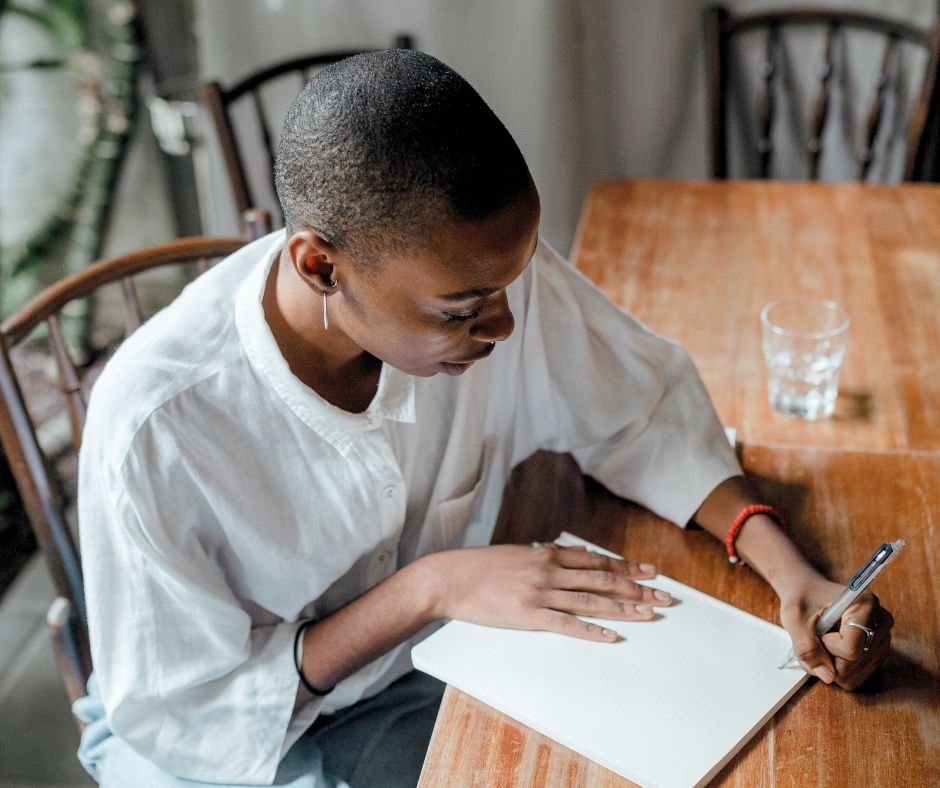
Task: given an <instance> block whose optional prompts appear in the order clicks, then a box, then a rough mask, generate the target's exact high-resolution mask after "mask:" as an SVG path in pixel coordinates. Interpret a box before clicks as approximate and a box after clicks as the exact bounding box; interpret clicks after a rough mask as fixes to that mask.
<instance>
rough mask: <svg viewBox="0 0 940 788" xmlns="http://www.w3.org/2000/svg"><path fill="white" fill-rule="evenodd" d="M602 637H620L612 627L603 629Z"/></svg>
mask: <svg viewBox="0 0 940 788" xmlns="http://www.w3.org/2000/svg"><path fill="white" fill-rule="evenodd" d="M604 637H608V638H615V637H620V636H619V635H618V634H617V633H616V632H614V630H612V629H605V630H604Z"/></svg>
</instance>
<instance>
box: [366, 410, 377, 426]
mask: <svg viewBox="0 0 940 788" xmlns="http://www.w3.org/2000/svg"><path fill="white" fill-rule="evenodd" d="M378 423H379V420H378V418H377V417H376V416H374V415H373V414H371V413H370V414H368V415H367V416H366V424H368V425H369V426H370V427H374V426H375V425H376V424H378Z"/></svg>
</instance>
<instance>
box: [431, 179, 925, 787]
mask: <svg viewBox="0 0 940 788" xmlns="http://www.w3.org/2000/svg"><path fill="white" fill-rule="evenodd" d="M572 260H573V261H574V262H576V264H577V265H578V267H579V268H580V269H581V270H582V271H584V272H585V273H586V274H587V275H588V276H589V277H591V278H592V279H593V280H594V281H595V282H596V283H597V284H598V285H599V286H600V287H601V288H602V289H603V290H604V292H605V293H607V295H608V296H609V297H610V298H611V299H613V300H614V301H615V302H617V303H619V304H620V305H621V306H623V307H625V308H626V309H628V310H629V311H630V312H632V313H633V314H634V315H636V316H637V317H639V318H640V319H641V320H643V321H644V322H646V323H647V324H648V325H650V326H651V327H652V328H653V329H655V330H657V331H659V332H661V333H663V334H665V335H666V336H669V337H671V338H673V339H675V340H677V341H678V342H680V343H681V344H682V345H683V346H684V347H685V348H686V349H687V350H688V351H689V352H690V353H691V355H692V357H693V359H694V360H695V362H696V364H697V365H698V368H699V371H700V373H701V375H702V378H703V380H704V381H705V384H706V386H707V387H708V389H709V392H710V393H711V396H712V398H713V400H714V402H715V406H716V408H717V410H718V413H719V416H720V417H721V418H722V421H723V422H724V423H725V424H726V425H727V426H733V427H736V428H737V429H738V440H739V445H738V450H739V456H740V459H741V461H742V465H743V467H744V468H745V471H746V473H747V474H748V476H749V478H750V479H751V481H752V483H753V484H754V486H755V487H756V488H757V489H758V491H759V492H760V494H761V496H762V497H763V498H764V499H765V500H766V501H767V502H768V503H771V504H773V505H774V506H776V507H777V508H778V509H779V510H780V511H781V512H782V513H783V515H784V517H785V518H786V519H787V521H788V523H789V524H790V529H791V533H792V536H793V538H794V540H795V541H796V542H797V544H798V545H800V547H801V548H802V549H803V551H804V552H805V553H806V554H807V556H809V557H810V559H811V560H812V561H813V562H814V563H815V564H816V566H817V567H818V568H819V569H820V570H821V571H823V572H824V573H825V574H827V575H828V576H829V577H831V578H832V579H834V580H838V581H841V582H845V581H847V580H848V579H849V578H850V577H851V575H852V574H853V573H854V572H855V571H856V570H857V569H858V567H859V566H860V565H861V564H862V562H863V561H864V560H865V559H866V558H867V557H868V556H869V555H870V554H871V553H872V552H873V551H874V549H875V548H876V547H877V546H878V545H879V544H881V542H882V541H884V540H888V539H895V538H899V537H900V538H903V539H904V540H905V541H906V543H907V548H906V550H905V552H904V554H903V555H902V557H901V558H900V559H899V560H898V561H897V563H895V564H893V565H892V566H891V567H890V568H889V569H888V570H887V571H886V573H885V575H884V577H883V578H882V579H880V580H879V581H878V584H877V586H876V588H875V589H874V590H875V591H876V593H877V594H878V595H879V596H880V598H881V600H882V603H883V604H884V606H885V607H886V608H888V609H889V610H890V611H891V612H892V613H893V614H894V616H895V620H896V624H895V628H894V630H893V633H894V639H893V647H892V651H891V654H890V656H889V658H888V661H887V662H886V664H885V665H884V666H883V667H882V668H881V669H880V670H879V671H878V672H876V674H875V675H874V676H873V677H872V679H871V680H870V681H869V682H868V683H867V684H866V685H865V686H864V687H863V688H861V689H860V690H859V691H856V692H854V693H847V692H843V691H841V690H839V689H834V688H831V687H826V686H825V685H823V684H821V683H819V682H818V681H816V680H815V679H811V680H810V682H809V683H808V684H807V685H806V686H804V687H803V688H802V689H801V690H800V691H799V692H798V693H797V694H796V695H795V696H794V697H793V698H792V699H791V700H790V701H789V702H788V703H787V704H786V705H785V706H784V708H783V709H782V710H781V711H780V712H778V714H777V715H776V716H775V717H774V718H773V720H771V721H770V722H769V723H768V724H767V725H766V726H764V728H763V729H762V730H761V731H760V732H759V733H758V734H757V735H756V736H755V737H754V738H753V739H751V741H750V742H749V743H748V744H747V745H746V746H745V747H744V748H743V750H742V751H741V752H740V753H738V755H737V756H736V757H735V758H734V759H733V760H732V761H731V762H730V763H729V764H728V765H727V766H726V767H725V768H724V769H723V770H722V771H721V773H720V774H719V775H718V776H717V777H716V778H715V779H714V780H713V781H712V782H711V783H710V785H711V786H720V787H721V788H745V787H746V788H751V786H777V787H781V788H782V787H784V786H786V787H788V788H789V787H790V786H793V788H798V787H799V788H803V787H804V786H821V787H826V788H830V787H831V788H843V787H844V788H849V787H850V786H852V787H854V786H858V785H866V786H879V787H880V786H891V788H901V787H902V786H903V788H927V786H931V787H932V788H937V787H938V786H940V577H938V572H940V534H938V532H937V529H938V526H937V525H936V522H937V520H938V519H940V353H938V348H940V187H937V186H920V185H918V186H914V185H904V186H900V187H871V186H864V185H854V184H851V185H849V184H846V185H819V184H796V183H779V182H760V183H756V182H694V183H690V182H678V181H673V182H669V181H646V180H641V181H607V182H603V183H601V184H599V185H598V186H597V187H595V189H594V190H593V191H592V192H591V194H590V195H589V196H588V199H587V201H586V202H585V208H584V212H583V214H582V219H581V224H580V226H579V229H578V234H577V238H576V240H575V245H574V249H573V253H572ZM791 295H806V296H818V297H821V298H828V299H831V300H834V301H837V302H839V303H841V304H842V305H843V306H845V308H846V309H847V311H848V312H849V315H850V316H851V317H852V327H851V328H850V333H849V350H848V355H847V358H846V362H845V365H844V367H843V372H842V377H841V381H840V392H839V400H838V404H837V408H836V413H835V415H834V416H833V417H832V418H830V419H824V420H821V421H817V422H800V421H788V420H786V419H784V418H783V417H782V416H779V415H778V414H776V413H773V412H772V411H771V410H770V408H769V406H768V405H767V391H766V385H765V382H764V380H765V378H764V368H763V359H762V357H761V350H760V328H759V317H758V316H759V313H760V310H761V308H762V307H763V305H764V304H766V303H767V302H768V301H771V300H774V299H776V298H783V297H786V296H791ZM562 530H568V531H571V532H572V533H575V534H577V535H578V536H582V537H584V538H585V539H589V540H591V541H593V542H595V543H597V544H600V545H602V546H603V547H606V548H608V549H610V550H613V551H614V552H617V553H619V554H620V555H623V556H626V557H630V558H632V559H634V560H643V561H652V562H654V563H655V564H656V565H657V567H658V568H659V571H661V572H662V573H664V574H666V575H669V576H670V577H674V578H675V579H677V580H679V581H681V582H683V583H686V584H688V585H690V586H693V587H695V588H699V589H701V590H702V591H704V592H705V593H708V594H711V595H712V596H715V597H717V598H718V599H722V600H724V601H725V602H728V603H730V604H732V605H735V606H736V607H739V608H741V609H742V610H746V611H748V612H750V613H753V614H754V615H757V616H760V617H762V618H764V619H766V620H768V621H773V622H774V623H777V624H779V623H780V618H779V611H778V608H777V604H778V603H777V600H776V598H775V596H774V594H773V592H772V591H771V590H770V588H769V587H768V586H767V585H766V584H765V583H764V582H763V581H762V580H761V579H760V578H758V577H757V575H756V574H755V573H753V572H752V571H751V570H750V569H748V568H746V567H740V566H739V567H733V566H731V565H730V564H729V563H728V561H727V558H726V555H725V553H724V549H723V547H722V545H720V544H718V542H717V541H716V540H714V539H713V538H712V537H711V536H709V535H708V534H706V533H705V532H703V531H701V530H699V529H696V528H694V527H693V528H689V529H686V530H682V529H679V528H676V527H675V526H673V525H671V524H669V523H666V522H665V521H663V520H661V519H659V518H658V517H656V516H655V515H653V514H652V513H650V512H649V511H647V510H645V509H643V508H642V507H640V506H637V505H636V504H633V503H630V502H628V501H624V500H621V499H618V498H616V497H615V496H613V495H612V494H610V493H609V492H607V491H606V490H605V489H604V488H603V487H601V486H600V485H599V484H597V483H596V482H594V481H593V480H591V479H586V478H584V477H583V476H582V475H581V473H580V471H579V470H578V468H577V465H576V464H575V463H574V461H573V460H572V459H571V458H570V457H568V456H562V455H554V454H547V453H540V454H538V455H536V456H535V457H533V458H531V459H530V460H528V461H527V462H526V463H524V464H523V465H521V466H520V467H519V468H517V469H516V470H515V472H514V473H513V477H512V480H511V482H510V485H509V487H508V489H507V491H506V497H505V501H504V505H503V509H502V512H501V515H500V519H499V522H498V524H497V528H496V534H495V536H494V541H495V542H513V543H522V544H524V543H527V542H531V541H534V540H541V541H545V540H549V539H554V538H555V537H556V536H557V535H558V533H559V532H560V531H562ZM677 757H681V753H677ZM631 785H633V783H631V782H629V781H627V780H625V779H623V778H621V777H618V776H617V775H615V774H613V773H611V772H609V771H607V770H606V769H604V768H603V767H601V766H598V765H597V764H594V763H592V762H590V761H589V760H587V759H585V758H584V757H582V756H580V755H578V754H576V753H574V752H572V751H570V750H568V749H566V748H564V747H562V746H561V745H559V744H557V743H555V742H553V741H551V740H550V739H548V738H546V737H544V736H541V735H540V734H537V733H535V732H534V731H532V730H530V729H529V728H527V727H525V726H523V725H521V724H519V723H517V722H515V721H513V720H512V719H510V718H508V717H506V716H505V715H503V714H500V713H499V712H496V711H494V710H493V709H491V708H489V707H488V706H486V705H484V704H482V703H480V702H478V701H476V700H474V699H473V698H470V697H469V696H467V695H465V694H463V693H461V692H459V691H457V690H455V689H454V688H452V687H451V688H448V690H447V693H446V694H445V697H444V703H443V705H442V707H441V712H440V715H439V717H438V722H437V727H436V728H435V733H434V737H433V739H432V742H431V747H430V750H429V752H428V756H427V760H426V761H425V767H424V771H423V773H422V776H421V782H420V786H421V788H431V786H435V787H436V786H454V787H456V786H500V787H503V786H505V788H515V787H516V786H520V787H521V786H540V787H541V786H548V787H549V788H555V787H556V786H557V787H559V788H560V787H561V786H566V787H567V786H598V788H608V787H611V788H612V787H613V786H618V787H619V786H631Z"/></svg>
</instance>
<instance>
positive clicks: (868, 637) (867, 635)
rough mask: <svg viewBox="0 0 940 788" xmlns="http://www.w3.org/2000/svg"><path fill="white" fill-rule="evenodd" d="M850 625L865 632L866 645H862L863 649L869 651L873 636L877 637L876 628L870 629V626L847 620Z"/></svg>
mask: <svg viewBox="0 0 940 788" xmlns="http://www.w3.org/2000/svg"><path fill="white" fill-rule="evenodd" d="M845 623H846V624H848V625H849V626H850V627H858V628H859V629H861V630H862V631H863V632H864V633H865V645H864V646H863V647H862V651H868V649H869V648H870V647H871V641H872V638H874V637H875V630H874V629H869V628H868V627H863V626H862V625H861V624H856V623H855V622H854V621H846V622H845Z"/></svg>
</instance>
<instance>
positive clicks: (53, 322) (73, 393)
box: [46, 314, 85, 451]
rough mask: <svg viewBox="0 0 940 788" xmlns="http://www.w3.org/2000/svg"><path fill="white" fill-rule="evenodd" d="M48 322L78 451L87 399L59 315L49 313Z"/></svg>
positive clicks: (50, 341)
mask: <svg viewBox="0 0 940 788" xmlns="http://www.w3.org/2000/svg"><path fill="white" fill-rule="evenodd" d="M46 324H47V325H48V326H49V344H51V345H52V352H53V354H54V355H55V360H56V366H57V367H58V369H59V387H60V388H61V390H62V393H63V394H64V395H65V407H66V410H67V411H68V414H69V422H70V423H71V425H72V444H73V445H74V447H75V451H78V450H79V449H80V448H81V445H82V430H83V429H85V401H84V400H83V399H82V381H81V379H80V378H79V376H78V371H77V370H76V369H75V364H74V363H73V362H72V358H71V356H69V351H68V348H67V347H66V345H65V341H64V340H63V338H62V331H61V329H60V328H59V317H58V315H57V314H52V315H49V316H48V317H47V318H46Z"/></svg>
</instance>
